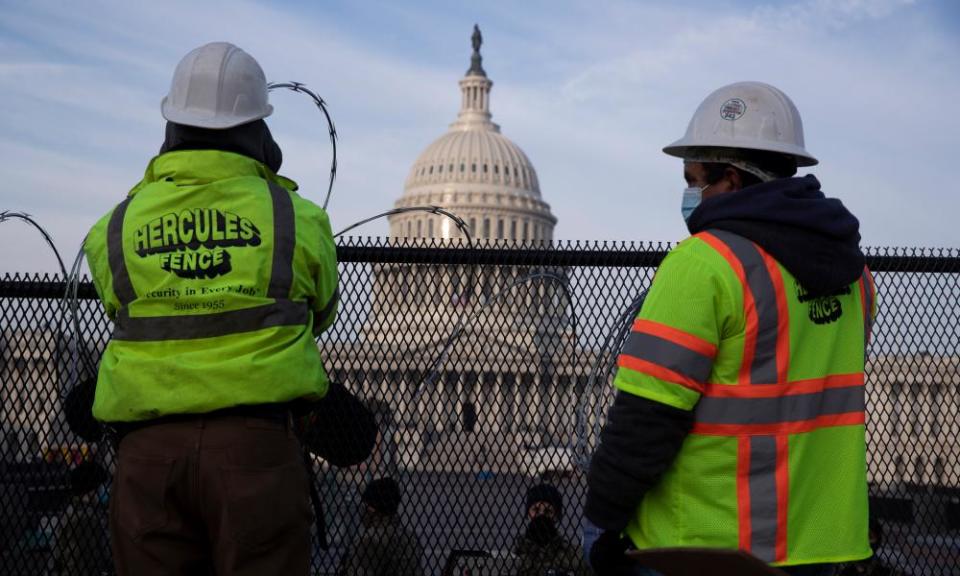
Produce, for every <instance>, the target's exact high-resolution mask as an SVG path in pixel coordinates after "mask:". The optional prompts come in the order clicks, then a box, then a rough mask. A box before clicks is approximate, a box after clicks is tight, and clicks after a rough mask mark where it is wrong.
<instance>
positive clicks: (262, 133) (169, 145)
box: [160, 120, 283, 173]
mask: <svg viewBox="0 0 960 576" xmlns="http://www.w3.org/2000/svg"><path fill="white" fill-rule="evenodd" d="M178 150H222V151H224V152H234V153H236V154H243V155H244V156H246V157H248V158H253V159H254V160H256V161H257V162H260V163H261V164H264V165H266V166H267V168H270V169H271V170H273V172H274V173H277V172H279V171H280V165H281V164H283V152H282V151H281V150H280V146H279V145H277V143H276V141H274V139H273V134H271V133H270V128H268V127H267V123H266V122H264V121H263V120H254V121H253V122H248V123H246V124H241V125H239V126H234V127H233V128H227V129H225V130H211V129H208V128H198V127H196V126H186V125H184V124H177V123H175V122H167V128H166V134H165V137H164V140H163V146H161V147H160V154H165V153H167V152H175V151H178Z"/></svg>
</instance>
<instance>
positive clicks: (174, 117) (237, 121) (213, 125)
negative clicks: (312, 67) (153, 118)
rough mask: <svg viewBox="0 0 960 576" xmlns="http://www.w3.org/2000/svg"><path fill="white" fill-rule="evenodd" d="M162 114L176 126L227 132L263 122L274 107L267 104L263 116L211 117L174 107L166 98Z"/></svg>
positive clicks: (161, 105) (161, 110) (162, 102)
mask: <svg viewBox="0 0 960 576" xmlns="http://www.w3.org/2000/svg"><path fill="white" fill-rule="evenodd" d="M160 113H161V114H162V115H163V117H164V118H165V119H166V120H169V121H170V122H173V123H175V124H183V125H184V126H195V127H197V128H207V129H209V130H226V129H227V128H233V127H234V126H240V125H241V124H247V123H248V122H253V121H254V120H261V119H263V118H266V117H267V116H270V115H271V114H273V105H271V104H267V107H266V110H264V112H263V113H261V114H251V115H247V116H238V115H224V114H219V115H217V116H209V115H204V114H191V113H190V112H189V111H186V110H181V109H178V108H175V107H173V106H172V105H171V104H170V102H169V99H168V97H166V96H164V98H163V100H162V101H161V102H160Z"/></svg>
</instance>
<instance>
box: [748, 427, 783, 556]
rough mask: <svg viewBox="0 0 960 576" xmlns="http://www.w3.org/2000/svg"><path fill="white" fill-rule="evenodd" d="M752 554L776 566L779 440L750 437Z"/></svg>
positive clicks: (769, 437)
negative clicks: (774, 563) (774, 562)
mask: <svg viewBox="0 0 960 576" xmlns="http://www.w3.org/2000/svg"><path fill="white" fill-rule="evenodd" d="M749 482H750V484H749V486H750V553H751V554H753V555H754V556H756V557H757V558H759V559H760V560H763V561H764V562H773V561H774V560H776V551H777V440H776V438H775V437H774V436H751V437H750V481H749Z"/></svg>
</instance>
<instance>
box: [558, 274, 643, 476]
mask: <svg viewBox="0 0 960 576" xmlns="http://www.w3.org/2000/svg"><path fill="white" fill-rule="evenodd" d="M646 298H647V291H646V290H644V291H643V292H641V293H640V294H639V295H638V296H637V297H636V298H634V299H633V301H631V302H630V304H629V305H628V306H627V307H626V308H624V309H623V312H621V313H620V315H619V316H618V317H617V319H616V321H615V322H614V325H613V328H612V329H611V330H610V332H608V333H607V336H606V338H605V339H604V341H603V345H601V346H600V348H599V349H598V350H597V357H596V359H595V360H594V363H593V367H592V368H591V370H590V375H589V377H588V378H587V385H586V390H585V393H584V394H581V395H580V402H579V405H578V406H577V426H576V430H577V432H576V439H577V443H576V445H575V446H574V452H575V454H576V455H577V457H578V458H577V464H578V465H579V466H580V468H581V469H582V470H584V471H586V470H587V468H589V466H590V453H591V450H590V446H589V442H590V438H598V437H599V435H600V428H601V426H602V416H603V415H602V414H600V412H602V411H603V409H604V408H606V405H605V404H604V402H602V401H600V398H599V396H600V395H601V393H602V391H600V390H598V389H597V376H598V375H600V374H602V375H603V379H602V380H601V384H602V385H606V382H607V379H608V378H609V377H610V374H611V373H612V372H613V371H614V369H615V368H616V364H617V356H618V354H617V353H618V352H619V351H620V349H621V348H623V342H624V340H625V339H626V338H627V336H628V335H629V334H630V331H631V329H632V327H633V320H634V318H636V317H637V315H638V314H640V309H641V308H642V307H643V302H644V300H646ZM601 363H603V370H602V372H601V370H600V365H601ZM591 394H597V395H598V399H597V400H598V401H597V402H594V403H592V405H593V407H594V410H593V411H592V412H589V413H588V411H589V408H588V405H590V404H591V403H590V402H588V400H589V398H590V395H591ZM591 424H592V430H591V431H590V432H591V434H589V435H588V432H587V427H588V426H589V425H591Z"/></svg>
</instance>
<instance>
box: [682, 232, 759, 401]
mask: <svg viewBox="0 0 960 576" xmlns="http://www.w3.org/2000/svg"><path fill="white" fill-rule="evenodd" d="M696 237H697V238H699V239H701V240H703V241H704V242H706V243H707V244H709V245H710V246H711V247H712V248H713V249H714V250H716V251H717V253H718V254H720V255H721V256H723V259H724V260H726V261H727V263H728V264H730V267H731V268H732V269H733V272H734V274H736V275H737V278H738V279H739V280H740V285H741V286H743V310H744V322H745V330H744V345H743V363H742V364H741V365H740V376H739V378H738V383H740V384H750V368H751V366H752V365H753V354H754V350H755V349H756V346H757V330H758V326H759V323H758V321H757V307H756V306H755V305H754V301H753V293H752V292H751V291H750V285H749V284H748V283H747V274H746V272H745V271H744V269H743V265H742V264H741V263H740V260H739V259H738V258H737V257H736V256H735V255H734V254H733V251H732V250H731V249H730V248H729V247H728V246H727V245H726V244H725V243H723V242H722V241H721V240H720V239H719V238H717V237H716V236H714V235H713V234H712V233H710V232H701V233H699V234H697V235H696Z"/></svg>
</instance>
